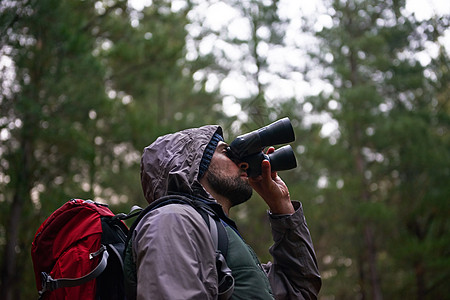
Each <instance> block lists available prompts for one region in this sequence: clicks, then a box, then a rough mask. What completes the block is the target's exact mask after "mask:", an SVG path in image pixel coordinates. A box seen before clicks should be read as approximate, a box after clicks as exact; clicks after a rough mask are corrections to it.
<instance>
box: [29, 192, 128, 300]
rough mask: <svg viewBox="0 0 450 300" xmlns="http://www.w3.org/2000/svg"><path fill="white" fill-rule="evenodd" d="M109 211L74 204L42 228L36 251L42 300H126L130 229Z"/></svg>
mask: <svg viewBox="0 0 450 300" xmlns="http://www.w3.org/2000/svg"><path fill="white" fill-rule="evenodd" d="M127 217H128V215H124V214H122V215H117V216H115V215H114V214H113V213H112V212H111V210H109V208H108V207H107V206H106V205H103V204H99V203H95V202H93V201H91V200H81V199H72V200H70V201H68V202H67V203H65V204H64V205H63V206H61V207H60V208H59V209H57V210H56V211H55V212H53V213H52V214H51V215H50V217H48V218H47V219H46V220H45V221H44V222H43V223H42V225H41V226H40V227H39V229H38V231H37V232H36V235H35V237H34V241H33V244H32V247H31V257H32V260H33V267H34V273H35V278H36V286H37V289H38V292H39V295H40V299H58V300H60V299H66V300H71V299H83V300H90V299H118V300H119V299H120V300H123V299H125V296H124V295H125V294H124V287H123V271H122V270H123V254H124V246H125V240H126V237H127V233H128V228H127V226H126V225H125V223H123V221H122V219H125V218H127Z"/></svg>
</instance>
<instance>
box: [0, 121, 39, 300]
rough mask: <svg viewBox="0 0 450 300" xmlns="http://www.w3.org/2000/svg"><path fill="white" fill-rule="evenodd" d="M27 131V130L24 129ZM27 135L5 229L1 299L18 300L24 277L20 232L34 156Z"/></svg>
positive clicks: (24, 139) (24, 138)
mask: <svg viewBox="0 0 450 300" xmlns="http://www.w3.org/2000/svg"><path fill="white" fill-rule="evenodd" d="M24 130H25V129H24ZM25 136H26V134H25V135H24V137H23V139H22V143H21V144H22V147H21V149H22V155H21V158H20V162H19V164H18V168H17V170H18V175H17V182H16V188H15V192H14V197H13V201H12V204H11V211H10V215H9V220H8V223H7V226H6V228H5V231H6V245H5V252H4V257H3V261H4V264H3V266H2V275H1V278H2V284H1V287H0V299H3V300H17V299H16V298H14V289H15V287H16V283H18V282H19V280H20V278H21V277H22V276H21V274H17V266H16V259H17V250H16V248H17V247H18V241H19V232H20V227H21V226H20V225H21V216H22V212H23V207H24V204H25V202H26V199H28V198H29V195H30V186H31V185H30V177H29V174H30V172H29V170H30V159H31V155H32V151H31V141H30V140H29V139H27V138H26V137H25Z"/></svg>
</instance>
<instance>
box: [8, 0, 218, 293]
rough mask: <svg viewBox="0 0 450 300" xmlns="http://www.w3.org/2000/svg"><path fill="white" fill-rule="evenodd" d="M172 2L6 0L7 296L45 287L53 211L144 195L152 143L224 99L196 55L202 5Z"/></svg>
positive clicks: (139, 201)
mask: <svg viewBox="0 0 450 300" xmlns="http://www.w3.org/2000/svg"><path fill="white" fill-rule="evenodd" d="M169 4H170V3H168V2H165V1H154V4H153V5H152V6H151V7H149V8H148V9H147V10H146V11H145V12H138V11H135V10H133V9H132V8H130V7H128V6H127V3H126V2H125V1H120V0H118V1H108V2H101V1H75V0H74V1H71V0H68V1H55V0H43V1H34V0H30V1H7V2H2V3H1V4H0V30H1V31H0V32H1V37H0V38H1V40H0V59H1V61H2V62H4V61H6V62H7V64H6V65H7V67H4V68H3V69H2V72H1V73H0V76H1V78H2V83H1V84H2V89H1V93H0V110H1V112H2V115H1V118H0V124H1V125H0V126H1V128H0V132H1V139H2V144H1V146H0V165H1V169H0V187H1V190H2V193H1V196H0V197H1V198H0V207H1V214H0V216H1V219H0V221H1V222H0V237H1V243H2V249H1V253H0V254H1V257H2V260H1V267H2V279H1V296H0V297H1V298H2V299H5V300H6V299H20V298H26V299H29V298H32V297H34V296H35V295H36V294H35V290H34V287H33V286H34V282H33V281H34V279H33V275H32V274H33V273H32V272H31V271H30V270H31V269H32V266H31V261H30V259H29V248H30V245H31V242H32V240H33V235H34V233H35V230H37V228H38V226H39V224H40V223H41V222H42V221H43V220H44V219H45V218H46V217H48V216H49V214H50V213H51V212H52V211H54V210H55V209H56V208H58V207H59V206H61V205H62V204H63V203H64V202H65V201H67V200H69V199H70V198H74V197H78V198H90V199H93V200H96V201H100V202H104V203H108V204H111V205H113V206H114V205H116V206H117V205H119V206H120V207H121V209H125V207H124V205H120V204H123V203H125V202H127V201H129V202H130V203H132V204H143V203H144V202H145V200H144V199H143V197H142V192H141V188H140V186H139V160H140V152H141V151H142V148H143V147H144V146H145V145H146V144H147V143H150V142H151V141H152V140H153V139H154V138H155V137H156V136H158V135H160V134H162V133H167V132H168V131H175V130H179V129H180V127H187V126H194V125H198V124H200V123H202V121H201V119H202V118H199V116H201V115H207V114H206V113H205V112H206V111H209V110H208V108H209V106H205V105H204V104H205V103H208V105H209V104H214V103H215V101H217V98H215V96H214V94H212V93H209V92H206V91H205V89H204V86H202V85H201V84H200V85H199V86H200V87H199V88H195V82H193V79H192V73H193V72H195V63H197V61H193V62H192V63H191V64H188V63H186V60H185V55H186V50H185V43H184V40H185V34H186V32H185V30H184V26H185V24H186V20H185V18H186V15H187V12H188V9H190V7H186V10H181V11H173V10H171V9H170V5H169ZM146 16H147V17H148V18H147V17H146ZM2 65H3V64H2ZM186 100H188V101H186ZM191 105H192V106H191ZM216 112H217V113H216V115H214V114H209V115H207V117H206V118H203V120H205V119H207V120H212V119H213V118H214V117H215V116H221V114H220V110H216ZM119 206H117V207H119ZM127 206H128V205H127ZM114 210H115V209H113V211H114ZM3 245H4V247H3ZM24 286H26V287H27V288H25V289H24V288H23V287H24Z"/></svg>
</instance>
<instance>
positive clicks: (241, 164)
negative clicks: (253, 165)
mask: <svg viewBox="0 0 450 300" xmlns="http://www.w3.org/2000/svg"><path fill="white" fill-rule="evenodd" d="M238 167H239V169H242V170H244V171H246V170H247V169H248V163H246V162H240V163H238Z"/></svg>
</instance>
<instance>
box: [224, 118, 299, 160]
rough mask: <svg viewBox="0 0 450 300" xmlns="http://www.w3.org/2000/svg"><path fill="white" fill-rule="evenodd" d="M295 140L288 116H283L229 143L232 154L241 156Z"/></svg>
mask: <svg viewBox="0 0 450 300" xmlns="http://www.w3.org/2000/svg"><path fill="white" fill-rule="evenodd" d="M294 140H295V134H294V129H293V128H292V124H291V121H290V120H289V118H283V119H280V120H278V121H275V122H273V123H272V124H269V125H267V126H265V127H262V128H260V129H257V130H254V131H252V132H249V133H246V134H244V135H240V136H238V137H237V138H236V139H235V140H234V141H232V142H231V144H230V149H231V152H232V153H233V155H235V156H236V157H238V158H243V157H246V156H248V155H251V154H254V153H257V152H259V151H261V150H262V149H264V147H267V146H272V145H279V144H284V143H290V142H293V141H294Z"/></svg>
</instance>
